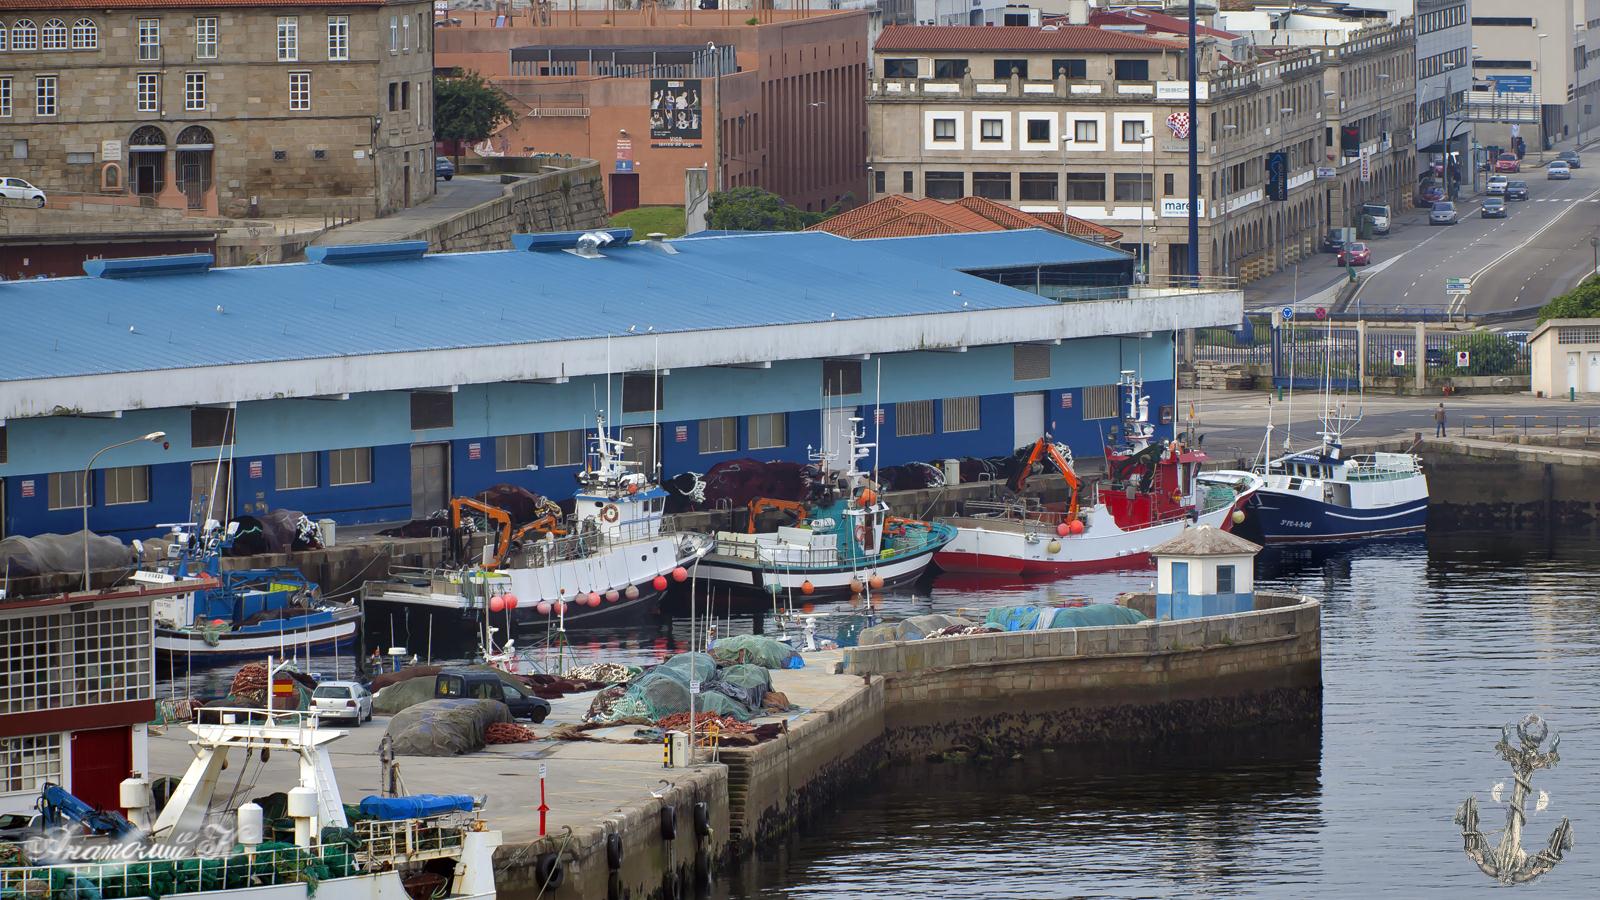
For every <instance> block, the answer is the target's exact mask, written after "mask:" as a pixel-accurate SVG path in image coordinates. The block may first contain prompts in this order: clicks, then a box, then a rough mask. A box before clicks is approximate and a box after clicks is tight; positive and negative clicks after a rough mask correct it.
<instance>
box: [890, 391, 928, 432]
mask: <svg viewBox="0 0 1600 900" xmlns="http://www.w3.org/2000/svg"><path fill="white" fill-rule="evenodd" d="M924 434H933V401H932V400H910V401H905V402H901V403H896V404H895V405H894V436H895V437H918V436H920V435H924Z"/></svg>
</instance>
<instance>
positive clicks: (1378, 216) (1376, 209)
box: [1361, 203, 1390, 234]
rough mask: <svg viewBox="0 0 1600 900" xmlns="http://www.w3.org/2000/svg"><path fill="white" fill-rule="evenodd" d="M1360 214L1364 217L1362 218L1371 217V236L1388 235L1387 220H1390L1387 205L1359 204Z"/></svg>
mask: <svg viewBox="0 0 1600 900" xmlns="http://www.w3.org/2000/svg"><path fill="white" fill-rule="evenodd" d="M1361 214H1362V215H1364V216H1371V217H1372V232H1373V234H1388V233H1389V219H1390V213H1389V204H1387V203H1363V204H1361Z"/></svg>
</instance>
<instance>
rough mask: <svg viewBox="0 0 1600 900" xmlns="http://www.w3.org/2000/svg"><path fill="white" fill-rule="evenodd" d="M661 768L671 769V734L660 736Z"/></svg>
mask: <svg viewBox="0 0 1600 900" xmlns="http://www.w3.org/2000/svg"><path fill="white" fill-rule="evenodd" d="M661 768H663V769H670V768H672V732H670V731H668V732H666V733H664V734H662V735H661Z"/></svg>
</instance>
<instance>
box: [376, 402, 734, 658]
mask: <svg viewBox="0 0 1600 900" xmlns="http://www.w3.org/2000/svg"><path fill="white" fill-rule="evenodd" d="M630 446H631V445H630V444H629V443H628V442H627V441H622V440H617V439H615V438H612V437H610V436H609V435H608V434H607V433H606V426H605V419H604V417H602V416H597V417H596V419H595V433H594V436H593V438H592V440H591V446H590V449H589V451H588V453H587V457H586V465H585V467H584V470H583V471H582V472H581V473H579V475H578V491H577V493H576V494H574V495H573V513H572V516H571V518H570V520H567V521H563V520H562V519H559V518H557V517H555V516H554V515H553V514H550V515H545V516H541V519H540V521H539V522H536V523H533V524H532V525H531V526H524V527H523V528H521V529H518V530H517V531H515V532H513V531H512V530H511V525H510V520H509V518H507V519H505V520H504V521H503V523H501V522H500V519H499V517H497V516H491V518H492V519H493V520H494V521H495V522H496V523H497V524H499V525H500V527H499V530H498V531H497V532H496V533H495V535H494V536H493V538H492V540H491V542H490V543H489V544H488V545H486V546H485V554H484V557H483V558H482V559H480V560H477V561H474V562H472V563H468V564H460V563H458V564H455V565H451V566H445V567H440V568H433V569H419V570H402V569H391V571H390V575H391V577H390V578H389V579H388V580H384V581H370V582H368V583H367V584H366V586H365V588H364V589H363V597H364V600H365V602H366V603H369V604H371V603H380V604H393V605H395V606H399V607H405V608H412V609H431V610H446V611H452V612H456V613H459V614H462V615H465V616H468V617H481V616H484V615H486V614H496V615H498V614H502V613H503V614H504V615H505V616H507V617H508V618H509V619H511V620H512V621H513V622H516V623H519V624H543V623H550V624H552V625H554V626H557V627H559V628H561V629H563V630H564V629H565V628H566V627H567V626H570V625H573V624H581V625H584V626H590V625H597V624H604V623H605V622H606V621H608V620H609V621H617V620H621V619H624V618H630V617H637V616H639V615H643V614H647V613H649V612H652V611H654V610H655V609H657V608H658V607H659V604H660V599H661V596H662V594H664V593H666V591H667V589H668V588H669V587H670V586H671V584H672V582H676V581H684V580H685V579H687V578H688V571H689V568H691V567H692V566H694V564H695V563H696V562H698V561H699V560H700V559H701V558H702V557H704V556H705V555H706V553H707V552H708V551H709V550H710V549H711V543H712V542H711V537H710V536H709V535H705V534H699V533H696V532H689V531H673V530H670V529H668V528H666V526H665V521H666V516H665V512H664V511H665V508H666V502H667V492H666V491H664V490H662V489H661V487H660V486H659V485H657V484H656V483H655V482H653V481H652V480H651V479H650V478H649V477H648V476H646V475H645V474H644V473H643V472H638V471H634V468H635V467H637V466H638V465H639V464H638V463H636V462H634V461H631V460H628V459H625V458H624V454H625V452H626V451H627V450H628V448H629V447H630ZM702 490H703V486H702ZM702 496H703V495H702ZM452 508H453V511H454V510H459V509H461V508H462V507H461V506H460V505H459V504H452ZM480 511H481V510H480ZM452 525H453V526H454V527H452V529H451V531H452V536H451V539H452V544H453V545H455V546H456V547H458V548H459V547H460V546H461V544H462V543H463V541H462V538H463V533H462V529H461V528H460V525H461V518H460V515H459V513H454V514H453V516H452ZM456 556H457V559H459V558H460V554H459V552H458V553H457V554H456Z"/></svg>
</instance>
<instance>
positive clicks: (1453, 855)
mask: <svg viewBox="0 0 1600 900" xmlns="http://www.w3.org/2000/svg"><path fill="white" fill-rule="evenodd" d="M1596 559H1600V539H1597V538H1596V537H1594V536H1592V535H1590V536H1572V535H1565V536H1561V537H1557V538H1541V537H1538V536H1532V535H1527V534H1510V535H1507V534H1500V533H1496V534H1477V535H1453V536H1445V535H1437V534H1435V535H1429V537H1428V539H1427V541H1426V542H1423V541H1421V540H1418V541H1410V542H1403V543H1387V544H1377V545H1369V546H1365V547H1362V548H1359V549H1356V550H1350V551H1343V552H1338V553H1326V552H1311V551H1290V552H1288V553H1283V554H1269V555H1264V556H1263V558H1262V559H1261V560H1259V561H1258V581H1257V584H1258V586H1259V587H1260V588H1262V589H1267V590H1278V591H1294V592H1301V593H1306V594H1311V595H1313V596H1318V597H1321V598H1323V600H1324V604H1325V605H1324V609H1323V677H1324V682H1325V693H1324V710H1323V725H1322V728H1321V729H1320V730H1311V731H1310V732H1308V733H1283V732H1273V733H1267V734H1239V735H1229V736H1227V737H1225V738H1218V739H1212V740H1208V741H1205V742H1198V743H1196V742H1190V743H1175V744H1170V745H1164V746H1157V747H1148V748H1141V749H1139V750H1136V751H1128V750H1115V751H1110V752H1107V751H1085V750H1081V749H1063V750H1060V751H1058V752H1053V753H1050V752H1039V753H1034V754H1030V755H1028V756H1027V757H1025V758H1024V759H1021V760H1017V761H1000V762H992V763H987V764H976V763H974V764H968V765H938V766H924V765H918V766H915V767H902V768H899V769H895V770H891V771H888V772H886V773H884V774H883V775H882V776H881V777H880V779H879V780H878V781H877V783H875V784H874V785H872V786H870V787H869V788H868V789H865V790H862V791H859V792H856V793H853V794H851V795H850V796H848V797H846V798H844V799H842V800H841V801H840V802H839V803H838V804H837V805H836V807H835V808H834V809H832V810H830V811H829V812H828V813H826V814H825V815H823V816H821V817H820V818H818V819H817V820H816V821H814V822H812V823H810V824H809V825H808V827H807V828H805V829H804V831H803V833H801V834H799V835H797V836H795V837H794V838H792V839H791V840H789V841H788V842H786V843H784V844H782V845H781V846H779V847H776V848H773V849H772V850H770V851H768V852H766V853H764V854H763V855H761V856H760V857H758V858H756V859H753V860H750V861H749V862H748V863H747V864H746V865H744V866H743V867H742V868H741V869H740V870H739V871H737V872H735V873H732V875H731V876H730V877H726V878H724V879H723V880H722V881H721V882H719V884H718V885H716V886H715V888H714V889H713V892H712V893H713V896H715V897H717V898H756V897H759V898H794V900H802V898H805V900H810V898H831V897H846V896H849V897H861V898H894V897H975V896H985V897H1019V898H1022V897H1063V896H1096V897H1191V896H1205V897H1237V896H1267V897H1309V896H1318V897H1372V896H1377V895H1383V896H1394V897H1407V898H1410V897H1444V896H1450V897H1468V896H1487V895H1488V893H1489V892H1490V891H1492V890H1496V888H1494V887H1493V886H1492V885H1491V883H1490V882H1489V881H1488V879H1487V878H1485V877H1484V876H1483V875H1482V874H1481V873H1479V872H1478V871H1477V870H1476V868H1474V867H1473V866H1472V864H1471V863H1470V862H1469V861H1468V860H1467V858H1466V856H1465V855H1464V854H1463V853H1462V852H1461V840H1460V837H1459V831H1458V829H1457V828H1456V826H1455V825H1454V824H1453V823H1452V822H1451V818H1452V816H1453V815H1454V811H1455V808H1456V805H1457V804H1459V803H1460V802H1461V800H1462V799H1464V798H1465V797H1466V795H1467V794H1468V793H1469V792H1472V791H1476V792H1477V793H1478V797H1479V802H1480V804H1481V809H1482V815H1483V827H1484V828H1485V829H1497V828H1499V827H1500V826H1501V825H1502V824H1503V817H1504V809H1505V808H1504V806H1503V805H1499V804H1495V803H1493V802H1492V801H1491V800H1490V798H1489V789H1490V788H1491V787H1492V786H1493V785H1494V784H1496V783H1497V782H1507V781H1509V780H1510V779H1509V770H1508V769H1506V768H1505V766H1504V764H1503V763H1502V762H1500V760H1499V759H1498V758H1497V757H1496V756H1495V754H1494V751H1493V749H1492V748H1493V745H1494V743H1495V741H1496V740H1497V739H1498V737H1499V727H1500V725H1501V724H1502V723H1506V722H1512V721H1515V720H1516V719H1518V718H1520V717H1521V716H1522V715H1524V714H1525V713H1528V712H1537V713H1539V714H1540V715H1542V716H1544V717H1545V718H1546V719H1548V720H1549V721H1550V722H1551V725H1552V728H1553V730H1555V731H1558V732H1559V733H1561V735H1562V742H1561V753H1562V760H1561V763H1560V765H1559V766H1558V767H1557V768H1556V769H1555V770H1553V771H1551V772H1546V773H1541V774H1539V775H1538V776H1537V777H1536V778H1535V782H1534V784H1535V787H1536V788H1542V789H1544V790H1547V791H1549V792H1550V794H1551V803H1550V806H1549V808H1548V809H1547V810H1546V811H1545V812H1543V813H1534V814H1532V815H1531V816H1530V821H1529V828H1528V831H1529V833H1528V835H1527V836H1526V837H1525V839H1524V843H1523V846H1524V847H1527V848H1530V849H1532V850H1537V849H1538V848H1539V847H1541V846H1543V844H1544V842H1545V840H1546V838H1547V836H1548V835H1549V833H1550V830H1551V829H1552V828H1554V827H1555V824H1556V823H1557V822H1558V821H1559V820H1560V817H1561V816H1563V815H1565V816H1569V817H1571V819H1572V821H1573V828H1574V842H1575V847H1574V849H1573V851H1572V852H1571V853H1569V854H1568V857H1567V859H1566V860H1565V861H1564V862H1563V863H1562V864H1561V865H1560V866H1558V867H1557V868H1556V870H1555V871H1554V872H1552V873H1551V874H1549V875H1547V876H1545V877H1544V878H1543V879H1541V880H1540V881H1539V882H1537V883H1536V884H1535V885H1533V886H1530V887H1525V888H1521V889H1519V890H1520V891H1521V892H1522V893H1526V894H1528V895H1530V896H1534V895H1536V896H1539V897H1563V898H1564V897H1584V898H1589V897H1594V896H1600V888H1597V887H1596V885H1600V692H1597V686H1600V573H1597V572H1596V571H1595V566H1594V561H1595V560H1596ZM1152 574H1153V573H1124V574H1120V575H1094V576H1081V577H1077V578H1072V579H1065V580H1061V581H1056V582H1050V583H1032V584H1026V583H1024V584H1005V583H997V582H994V581H984V580H976V579H959V580H958V579H954V578H951V577H948V576H945V577H940V578H938V579H936V580H934V581H933V583H932V584H931V585H924V586H921V587H919V588H918V589H916V590H915V591H912V592H907V593H902V594H896V595H892V596H889V597H887V598H885V599H884V601H883V604H882V612H883V613H884V614H885V615H889V616H900V615H906V614H912V613H916V612H927V611H939V612H953V611H956V610H959V609H967V608H971V609H982V608H987V607H990V606H995V605H1000V604H1011V603H1025V602H1037V601H1046V600H1057V599H1063V598H1072V597H1090V598H1095V599H1109V598H1110V597H1111V596H1113V595H1115V594H1116V593H1117V592H1118V591H1122V590H1129V589H1133V588H1143V587H1145V586H1146V585H1147V584H1148V583H1149V581H1150V580H1151V578H1152ZM716 603H717V605H716V608H717V610H718V614H719V617H720V616H725V615H727V613H728V607H727V603H726V601H725V600H723V599H721V598H719V599H718V600H717V602H716ZM679 605H680V606H681V605H684V604H679ZM670 611H671V610H669V612H670ZM738 611H739V609H738V607H735V609H734V613H735V615H734V617H733V618H732V619H731V620H729V621H727V622H726V623H725V625H724V633H728V630H729V629H731V630H732V631H734V632H741V631H748V630H750V629H751V627H752V623H751V620H750V618H749V617H748V616H743V617H741V616H739V615H737V613H738ZM818 612H821V613H824V614H826V615H828V616H829V618H828V619H827V621H830V622H839V621H843V620H845V618H846V617H847V616H849V615H852V614H854V613H856V612H857V610H853V609H851V608H850V607H849V606H848V605H847V604H836V605H829V606H824V607H822V608H821V609H819V610H818ZM368 629H369V640H370V641H371V642H372V644H373V645H387V644H388V643H390V642H391V640H392V641H393V642H395V643H400V644H404V645H405V646H407V647H408V648H410V649H411V650H412V651H415V652H417V653H418V654H419V655H423V656H426V655H428V646H429V633H430V631H431V633H432V647H433V650H432V654H433V656H434V657H435V658H436V659H445V658H452V657H459V656H461V655H463V654H465V653H467V652H469V651H470V649H471V647H472V646H475V643H473V642H472V641H471V640H470V638H469V637H468V636H467V635H465V634H463V633H462V632H463V631H464V629H463V628H462V627H461V626H459V625H453V624H451V623H450V622H448V621H446V620H444V619H443V618H442V617H441V618H437V619H435V620H433V622H432V624H431V626H430V624H429V622H428V620H427V619H426V617H422V618H419V619H413V621H411V622H405V621H403V620H401V619H392V620H377V621H370V622H369V623H368ZM391 635H392V637H391ZM689 636H690V629H689V625H688V622H687V620H686V619H684V618H682V617H678V618H669V617H667V616H663V618H662V619H661V620H660V621H657V622H651V623H646V624H643V625H639V626H636V627H631V628H627V629H614V630H609V631H604V632H591V633H587V634H584V635H581V636H579V637H578V639H577V640H575V645H574V646H573V647H572V648H571V649H570V650H568V651H566V652H568V653H570V654H573V655H575V656H576V657H577V658H578V661H580V662H584V661H591V660H601V659H614V660H627V661H634V662H639V663H647V662H652V661H655V660H657V659H660V658H661V657H663V656H665V655H667V654H670V653H672V652H675V651H677V650H679V649H684V648H685V647H686V646H687V642H688V639H689ZM518 637H519V641H518V642H519V644H522V645H524V646H532V644H533V642H535V641H537V640H538V639H540V638H541V637H542V636H541V635H538V634H520V635H519V636H518ZM338 664H339V665H340V666H341V667H343V668H344V669H345V670H346V671H348V668H349V666H350V660H349V659H348V658H346V659H344V660H342V661H339V663H338ZM334 665H335V661H334V660H333V659H331V658H326V657H324V658H318V659H316V660H313V662H312V668H314V669H320V670H322V671H325V672H331V671H332V670H333V667H334ZM231 672H232V670H231V669H229V670H227V671H226V672H218V673H209V674H208V673H198V674H197V675H196V676H195V680H196V686H197V687H200V688H203V689H204V690H203V692H210V693H217V692H219V691H218V688H219V687H220V688H222V689H225V688H226V679H227V678H228V677H230V676H231ZM177 679H178V681H180V682H183V681H185V680H187V679H186V677H185V676H184V675H183V673H182V672H179V673H178V674H177ZM1496 839H1497V835H1494V834H1491V835H1490V840H1491V842H1492V841H1494V840H1496ZM1502 890H1503V889H1502Z"/></svg>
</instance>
